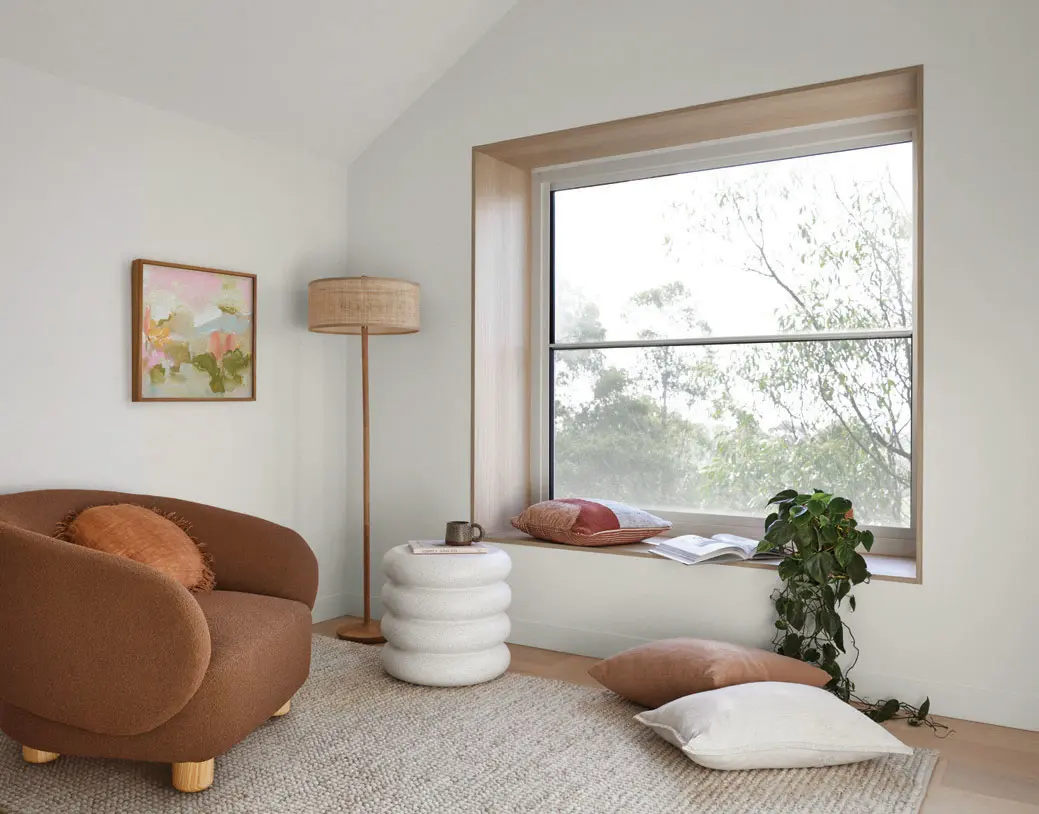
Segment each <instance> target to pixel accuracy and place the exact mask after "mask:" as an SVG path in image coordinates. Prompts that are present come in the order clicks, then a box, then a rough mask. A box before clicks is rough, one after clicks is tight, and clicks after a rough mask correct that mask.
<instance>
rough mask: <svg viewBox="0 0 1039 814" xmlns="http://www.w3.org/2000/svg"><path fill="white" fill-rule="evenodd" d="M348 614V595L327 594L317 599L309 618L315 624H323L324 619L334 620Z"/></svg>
mask: <svg viewBox="0 0 1039 814" xmlns="http://www.w3.org/2000/svg"><path fill="white" fill-rule="evenodd" d="M349 613H350V595H349V594H328V595H326V596H319V597H318V598H317V601H316V602H315V603H314V611H313V613H312V614H311V616H313V618H314V621H315V622H324V621H325V620H326V619H335V618H336V617H337V616H346V615H347V614H349Z"/></svg>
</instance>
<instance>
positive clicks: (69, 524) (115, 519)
mask: <svg viewBox="0 0 1039 814" xmlns="http://www.w3.org/2000/svg"><path fill="white" fill-rule="evenodd" d="M189 529H190V526H188V524H187V523H186V522H184V521H182V520H180V519H179V518H177V517H176V516H175V515H166V516H164V515H162V514H160V513H159V512H157V511H153V510H151V509H146V508H145V507H144V506H137V505H135V504H133V503H117V504H115V505H114V506H92V507H90V508H88V509H84V510H83V511H81V512H79V513H78V514H76V515H75V516H73V517H71V518H68V519H66V520H65V521H64V522H63V523H62V524H61V525H60V526H59V528H58V532H57V534H56V535H55V536H56V537H58V538H59V539H61V540H67V541H68V542H70V543H75V544H76V545H81V546H85V547H87V548H92V549H94V550H95V551H103V552H105V553H107V554H115V555H116V556H118V557H126V558H127V559H129V560H134V561H135V562H139V563H142V564H143V565H150V566H151V567H152V568H157V569H158V570H159V571H162V572H163V573H164V574H166V575H167V576H170V577H173V579H175V580H177V582H179V583H180V584H181V585H183V586H184V587H185V588H187V589H188V590H189V591H208V590H211V589H212V588H213V587H214V585H215V583H216V580H215V578H214V576H213V571H212V570H211V569H210V567H209V562H208V558H207V557H206V555H205V554H203V553H202V551H201V549H200V547H199V544H198V543H196V541H195V540H193V539H192V538H191V537H190V536H189V535H188V530H189Z"/></svg>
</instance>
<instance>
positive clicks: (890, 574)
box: [484, 531, 920, 584]
mask: <svg viewBox="0 0 1039 814" xmlns="http://www.w3.org/2000/svg"><path fill="white" fill-rule="evenodd" d="M484 540H485V541H486V542H488V543H495V544H500V545H517V546H527V547H530V548H551V549H557V550H559V551H585V552H588V553H589V554H608V555H612V556H621V557H648V558H649V559H652V560H656V561H657V562H661V563H670V564H671V565H677V566H680V567H682V568H686V567H688V566H685V565H683V564H682V563H679V562H675V561H674V560H669V559H666V558H665V557H660V556H657V555H656V554H652V553H651V552H650V549H652V548H653V544H652V543H630V544H628V545H615V546H603V547H601V548H594V547H590V546H576V545H565V544H563V543H551V542H549V541H548V540H538V539H535V538H534V537H528V536H527V535H526V534H523V533H522V532H519V531H502V532H493V533H488V535H487V536H486V537H485V538H484ZM863 556H864V557H865V559H866V565H867V566H868V568H869V572H870V574H872V578H873V579H874V580H879V581H881V582H907V583H911V584H919V583H920V576H919V570H918V569H917V567H916V560H915V559H913V558H912V557H889V556H886V555H883V554H864V555H863ZM701 564H702V565H714V566H735V567H737V568H763V569H767V570H772V571H775V570H776V569H777V568H778V565H779V564H778V562H752V561H747V562H744V561H741V560H735V561H732V560H730V561H727V562H705V563H701Z"/></svg>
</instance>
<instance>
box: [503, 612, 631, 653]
mask: <svg viewBox="0 0 1039 814" xmlns="http://www.w3.org/2000/svg"><path fill="white" fill-rule="evenodd" d="M507 641H508V642H509V643H510V644H522V645H526V646H527V647H540V648H542V649H544V650H558V651H559V652H560V653H573V654H575V655H578V656H591V657H593V658H597V659H605V658H609V657H610V656H613V655H616V654H617V653H620V652H621V651H622V650H627V649H628V648H629V647H635V646H636V645H640V644H646V643H647V642H649V641H652V640H651V639H640V638H638V637H635V636H622V635H620V634H618V633H606V632H604V631H600V630H582V629H580V628H571V627H562V626H560V625H549V624H546V623H545V622H528V621H527V620H525V619H516V618H514V617H513V618H512V633H511V634H509V638H508V639H507Z"/></svg>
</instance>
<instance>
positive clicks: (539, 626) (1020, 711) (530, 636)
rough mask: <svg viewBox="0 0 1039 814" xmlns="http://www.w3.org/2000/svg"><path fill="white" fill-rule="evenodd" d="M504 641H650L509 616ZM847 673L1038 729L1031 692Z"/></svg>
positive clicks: (862, 686) (585, 650)
mask: <svg viewBox="0 0 1039 814" xmlns="http://www.w3.org/2000/svg"><path fill="white" fill-rule="evenodd" d="M508 641H509V642H510V643H511V644H522V645H526V646H528V647H540V648H542V649H545V650H557V651H559V652H562V653H574V654H576V655H578V656H591V657H592V658H600V659H604V658H609V657H610V656H612V655H615V654H617V653H619V652H621V651H622V650H627V649H628V648H629V647H635V646H637V645H640V644H646V643H647V642H649V641H652V640H651V639H642V638H638V637H635V636H622V635H620V634H617V633H608V632H605V631H598V630H582V629H579V628H570V627H563V626H560V625H551V624H547V623H545V622H532V621H528V620H525V619H515V618H513V620H512V633H511V634H510V636H509V638H508ZM852 678H853V679H854V681H855V685H856V689H857V690H858V692H859V693H860V694H861V695H863V696H865V697H868V698H878V699H879V698H890V697H891V696H892V695H896V696H897V697H898V698H900V699H901V700H902V701H906V702H907V703H910V704H914V705H915V704H919V703H920V702H921V701H923V700H924V698H926V697H930V699H931V710H932V711H933V712H934V713H935V714H936V715H945V716H948V717H950V718H963V719H964V720H968V721H980V722H982V723H988V724H996V725H998V726H1009V727H1014V728H1016V729H1030V730H1039V705H1037V704H1036V702H1035V698H1034V697H1029V696H1025V695H1023V694H1020V693H1007V692H1001V693H999V694H993V693H991V692H989V691H987V690H985V689H984V688H981V687H971V686H966V685H962V684H952V683H947V682H939V683H935V682H933V681H921V680H917V679H912V678H904V677H900V676H892V675H883V674H879V673H869V672H866V671H865V670H855V671H854V672H853V674H852Z"/></svg>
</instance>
